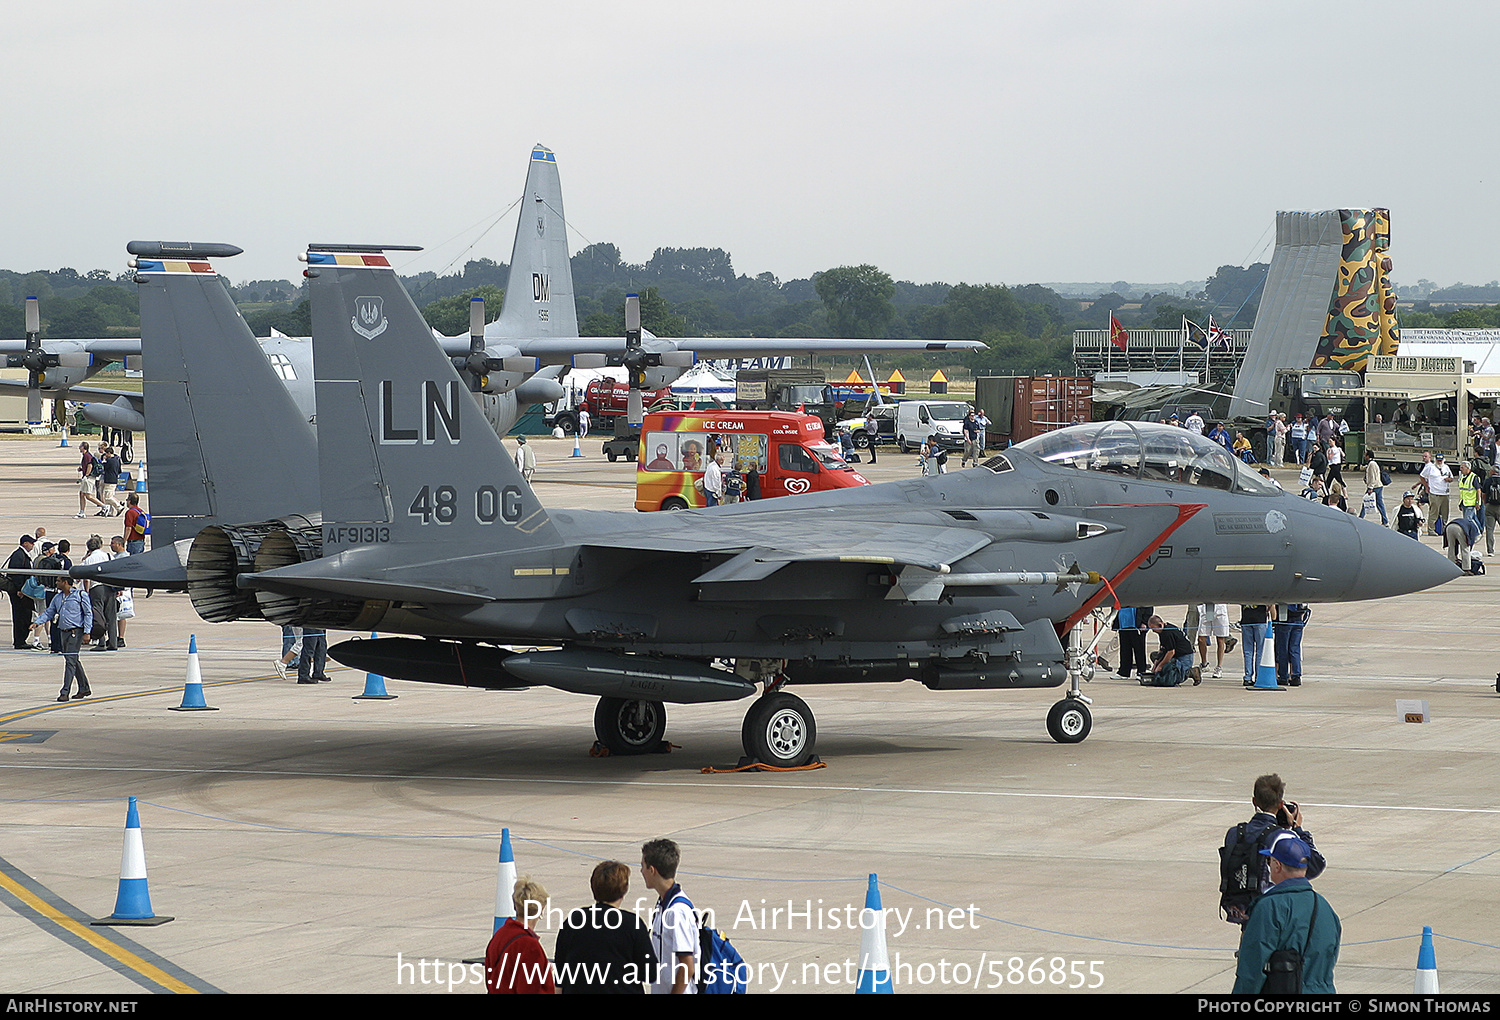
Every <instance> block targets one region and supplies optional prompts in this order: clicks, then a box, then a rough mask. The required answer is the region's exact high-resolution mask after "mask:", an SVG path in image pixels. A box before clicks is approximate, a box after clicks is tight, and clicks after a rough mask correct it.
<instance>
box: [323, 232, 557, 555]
mask: <svg viewBox="0 0 1500 1020" xmlns="http://www.w3.org/2000/svg"><path fill="white" fill-rule="evenodd" d="M384 250H393V249H382V248H380V247H378V246H362V247H354V246H341V245H312V246H310V248H309V250H308V253H307V261H308V269H307V276H308V279H309V287H308V293H309V295H310V297H311V301H312V326H313V364H314V374H315V376H316V379H317V404H318V437H319V442H318V455H319V474H320V478H321V483H322V507H323V551H324V554H325V555H329V554H332V553H336V552H338V551H340V550H342V549H347V548H350V547H353V546H365V545H376V544H380V545H383V544H398V543H418V542H420V543H451V544H457V545H460V546H463V547H466V548H467V549H469V550H470V551H474V552H478V551H481V550H486V551H493V550H496V549H505V548H523V547H527V546H533V545H542V544H547V543H548V542H549V540H551V539H552V538H554V537H555V530H554V528H553V525H552V522H551V521H550V520H549V519H548V517H547V513H546V511H545V510H544V509H543V508H542V505H541V503H540V501H538V499H537V498H536V494H535V493H533V492H532V491H531V486H530V485H529V484H527V483H526V481H525V480H524V479H522V477H521V473H520V472H519V471H518V470H517V469H516V466H515V463H514V461H513V460H512V459H511V456H510V454H509V452H508V451H507V450H506V449H505V447H504V445H503V444H502V443H501V442H500V438H499V437H498V436H496V435H495V432H494V430H493V429H491V428H490V427H489V425H488V423H487V422H486V421H485V420H484V416H483V414H482V412H481V411H480V409H479V405H478V403H477V402H476V401H475V400H474V397H473V395H472V394H471V393H470V392H469V389H468V387H467V386H465V385H464V383H463V380H461V379H460V378H459V375H458V372H457V371H456V370H455V369H454V367H453V362H452V361H451V360H450V359H449V358H448V357H447V356H446V355H445V354H444V353H443V350H442V348H441V347H439V346H438V344H437V343H436V342H435V341H434V340H433V338H432V331H431V330H430V329H429V328H428V326H427V323H426V321H425V320H424V319H423V318H422V314H421V312H419V311H418V310H417V306H416V305H415V304H414V303H413V302H412V300H411V297H410V295H408V294H407V292H406V290H405V288H404V287H402V285H401V281H400V280H399V279H397V277H396V274H395V271H394V270H392V269H391V267H390V263H389V261H388V260H387V259H386V257H385V255H384V254H383V251H384Z"/></svg>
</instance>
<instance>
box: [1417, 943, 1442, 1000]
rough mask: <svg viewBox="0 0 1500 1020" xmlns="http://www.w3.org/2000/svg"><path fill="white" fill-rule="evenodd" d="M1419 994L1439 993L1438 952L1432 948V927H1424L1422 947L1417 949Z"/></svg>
mask: <svg viewBox="0 0 1500 1020" xmlns="http://www.w3.org/2000/svg"><path fill="white" fill-rule="evenodd" d="M1414 990H1415V991H1416V993H1417V994H1418V995H1423V994H1430V995H1436V994H1438V973H1437V953H1435V952H1433V950H1432V928H1430V927H1424V928H1423V929H1422V948H1421V949H1418V950H1417V987H1416V988H1415V989H1414Z"/></svg>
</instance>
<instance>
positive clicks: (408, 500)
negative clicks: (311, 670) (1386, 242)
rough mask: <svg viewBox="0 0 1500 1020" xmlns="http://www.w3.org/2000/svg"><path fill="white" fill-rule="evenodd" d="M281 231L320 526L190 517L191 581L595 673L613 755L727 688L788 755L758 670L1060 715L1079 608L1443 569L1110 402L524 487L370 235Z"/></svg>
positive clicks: (404, 644) (367, 650)
mask: <svg viewBox="0 0 1500 1020" xmlns="http://www.w3.org/2000/svg"><path fill="white" fill-rule="evenodd" d="M307 259H308V262H309V268H308V270H307V273H308V276H309V278H310V292H311V295H312V307H313V336H314V341H313V342H314V352H315V371H316V377H317V387H318V390H317V404H318V413H319V418H320V423H321V428H320V437H319V443H318V462H319V468H318V470H319V477H320V484H321V493H322V495H321V511H322V520H321V525H320V526H319V527H316V528H311V527H287V528H280V529H277V528H275V527H272V528H271V530H269V531H268V532H267V533H265V534H264V535H263V538H262V539H261V541H260V543H259V546H258V549H257V552H256V554H255V562H254V571H253V572H246V571H245V570H244V569H243V566H242V565H241V566H235V565H233V564H231V563H230V562H229V559H232V557H230V558H229V559H226V558H225V557H222V556H220V557H215V556H213V555H210V554H209V553H211V551H212V548H213V546H214V544H215V543H218V542H222V541H223V539H224V536H225V534H226V533H228V532H232V530H233V529H220V528H208V529H205V531H204V532H203V533H202V534H200V535H199V537H198V538H197V539H195V540H194V543H193V548H192V554H191V555H190V557H189V589H190V591H191V592H192V593H193V595H194V602H195V605H198V606H199V607H200V608H199V611H200V613H202V614H205V617H206V618H212V619H225V618H232V616H233V615H234V614H238V615H241V616H244V615H254V614H255V613H257V612H258V614H259V615H262V616H264V617H265V618H266V619H267V620H270V621H271V622H273V623H301V624H307V625H313V626H326V627H332V628H342V629H349V630H362V631H367V630H370V629H372V628H376V627H378V629H379V630H381V631H385V632H392V633H398V634H409V635H416V636H417V637H418V638H420V640H414V639H412V638H402V637H394V638H381V639H377V640H361V641H349V642H344V643H341V644H339V645H337V646H335V648H334V650H333V654H334V656H335V658H337V659H339V660H340V661H342V662H344V663H346V664H348V665H351V666H355V667H358V668H363V669H370V670H375V671H378V672H381V673H383V674H384V675H386V676H391V677H397V678H405V679H410V680H418V681H428V682H436V683H446V684H457V685H465V686H473V687H485V688H507V687H522V686H528V685H533V684H544V685H549V686H553V687H556V688H560V689H562V690H566V691H572V692H576V693H580V694H586V695H590V696H594V697H597V698H598V699H599V701H598V706H597V709H596V711H595V714H594V726H595V732H596V735H597V737H598V738H599V740H600V741H601V742H602V743H603V744H605V745H606V746H607V747H609V748H610V750H611V751H613V752H615V753H622V754H630V753H644V752H647V751H651V750H655V749H656V748H657V747H658V746H659V745H660V743H661V741H662V739H663V734H664V733H665V727H666V711H665V705H666V704H667V703H698V702H711V701H728V700H735V699H740V698H752V699H753V700H752V702H751V707H750V709H749V711H748V712H747V714H746V716H745V719H744V724H743V727H742V731H741V734H742V738H743V741H744V746H745V751H746V754H747V755H748V756H749V757H751V758H753V759H756V760H758V761H760V762H763V763H766V764H771V765H778V766H793V765H798V764H802V763H805V762H807V761H808V760H810V759H811V758H812V756H813V752H814V746H815V742H816V723H815V720H814V717H813V713H812V711H811V709H810V708H809V707H808V706H807V704H806V703H805V702H804V701H802V700H801V699H800V698H798V697H796V696H794V695H793V694H791V693H789V692H788V691H787V690H786V689H785V688H786V687H787V685H789V684H791V685H809V686H810V685H812V684H817V683H848V682H873V681H900V680H905V679H916V680H918V681H920V682H921V683H923V684H925V685H926V686H928V687H929V688H932V689H934V690H971V689H986V690H988V689H994V690H1012V689H1017V688H1028V687H1056V686H1060V685H1062V684H1064V683H1068V684H1069V686H1070V689H1069V691H1068V693H1067V696H1066V697H1064V698H1063V699H1062V700H1061V701H1060V702H1058V703H1057V704H1056V705H1054V706H1053V709H1052V711H1051V713H1050V714H1049V717H1048V728H1049V731H1050V732H1051V734H1052V735H1053V737H1054V738H1055V739H1057V740H1060V741H1065V742H1072V741H1077V740H1082V739H1083V738H1084V737H1085V736H1087V734H1088V732H1089V729H1090V726H1091V719H1090V713H1089V710H1088V708H1087V702H1088V699H1087V698H1085V697H1084V695H1083V694H1082V691H1081V690H1080V688H1079V684H1080V682H1081V681H1082V680H1083V679H1085V678H1086V676H1087V670H1088V666H1087V663H1088V661H1089V658H1090V657H1089V656H1088V655H1087V654H1086V652H1085V649H1084V648H1083V647H1082V641H1081V638H1080V636H1079V635H1080V633H1081V631H1082V627H1081V626H1080V624H1081V622H1082V621H1083V620H1084V618H1085V617H1086V616H1087V615H1088V614H1089V613H1090V612H1091V611H1092V610H1093V609H1095V608H1096V607H1100V606H1106V605H1113V604H1115V600H1116V599H1118V600H1120V601H1122V602H1124V603H1125V604H1141V603H1164V602H1244V603H1261V602H1284V601H1298V602H1333V601H1348V600H1357V599H1370V598H1383V597H1387V596H1392V595H1399V594H1403V593H1406V592H1410V591H1417V590H1421V589H1423V588H1427V587H1431V586H1433V585H1437V584H1441V583H1443V582H1445V581H1447V580H1449V579H1450V578H1452V577H1455V576H1457V573H1458V571H1457V568H1456V567H1454V566H1453V565H1452V564H1451V563H1449V562H1448V561H1447V560H1446V559H1445V558H1444V557H1442V556H1441V555H1439V554H1437V553H1436V552H1434V551H1433V550H1431V549H1428V548H1426V547H1425V546H1423V545H1421V544H1420V543H1416V542H1412V541H1411V540H1410V539H1407V538H1405V537H1404V536H1402V535H1398V534H1396V533H1395V532H1392V531H1388V530H1385V529H1382V528H1379V527H1376V526H1374V525H1371V524H1368V523H1366V522H1364V521H1360V520H1358V519H1356V518H1354V517H1352V516H1350V515H1348V514H1342V513H1339V512H1337V511H1335V510H1332V509H1330V508H1327V507H1323V506H1320V505H1316V504H1313V503H1311V502H1309V501H1306V500H1301V499H1297V498H1295V497H1293V496H1289V495H1287V494H1284V493H1282V492H1281V491H1280V490H1278V489H1276V488H1274V487H1273V486H1269V485H1266V484H1264V483H1263V482H1261V481H1260V480H1259V479H1258V478H1257V477H1255V476H1254V475H1252V474H1250V473H1249V472H1248V470H1247V469H1246V468H1245V467H1244V465H1242V464H1241V463H1239V462H1238V461H1237V460H1235V459H1234V458H1233V457H1231V456H1229V454H1228V453H1226V452H1225V451H1224V450H1223V449H1222V448H1221V447H1219V446H1217V445H1216V444H1213V443H1212V442H1209V441H1207V440H1204V439H1202V438H1201V437H1197V436H1194V435H1192V434H1190V433H1187V432H1185V431H1183V430H1180V429H1171V428H1167V427H1160V426H1150V425H1144V424H1138V423H1127V422H1109V423H1100V424H1096V425H1087V426H1077V427H1074V428H1070V429H1063V430H1060V431H1057V432H1053V433H1049V434H1048V435H1045V436H1042V437H1039V438H1037V439H1035V440H1032V441H1030V442H1028V443H1026V444H1022V445H1021V446H1018V447H1015V448H1013V449H1011V450H1008V451H1006V452H1005V453H1004V454H1001V455H999V456H996V457H993V458H991V459H990V460H989V461H987V462H986V463H985V464H984V465H982V466H981V467H978V468H973V469H970V470H967V471H961V472H954V473H950V474H947V475H944V476H940V477H938V478H931V479H911V480H909V481H902V482H894V483H886V484H882V485H874V486H869V487H864V488H859V489H850V490H840V491H837V492H829V493H822V494H817V495H812V496H806V497H799V498H797V499H795V500H791V499H787V500H773V501H766V502H752V503H743V504H738V505H734V506H727V507H718V508H714V509H709V510H699V511H688V512H681V513H675V514H637V513H633V512H610V511H581V510H566V511H564V510H548V509H547V508H545V507H543V506H542V505H541V503H540V502H539V501H538V499H537V497H536V495H535V494H534V493H533V492H532V490H531V488H530V486H529V485H527V483H526V482H525V481H524V480H523V479H522V478H521V477H520V475H519V473H518V472H517V471H516V470H515V468H514V466H513V464H512V461H511V459H510V457H509V456H507V455H506V451H504V449H503V448H502V447H501V446H500V444H499V440H498V439H497V438H496V436H495V435H494V433H493V431H491V430H490V429H489V428H487V427H485V423H484V421H483V419H482V418H481V417H480V415H479V412H478V409H477V408H476V406H475V405H474V403H473V401H471V400H468V399H466V398H465V397H464V389H465V385H464V381H463V380H462V378H461V377H460V375H459V374H458V372H457V371H456V370H455V369H454V366H453V364H452V361H451V359H449V358H448V357H446V356H445V355H444V353H443V351H442V350H441V349H440V348H439V347H438V345H437V344H436V343H434V342H433V340H432V338H431V334H430V332H429V331H428V330H427V329H426V326H425V323H424V322H423V320H422V318H421V316H420V315H419V314H418V312H417V309H416V307H415V306H414V305H413V304H412V302H411V300H410V298H409V297H408V296H407V295H406V293H405V292H404V291H403V290H402V288H401V285H400V283H399V281H398V280H397V278H396V276H395V274H394V273H393V272H392V271H391V270H390V269H389V268H387V267H386V266H385V265H384V261H385V260H384V259H383V258H380V253H379V252H375V251H370V250H368V249H365V250H358V251H356V250H337V249H333V248H331V247H328V246H322V247H319V248H316V249H313V250H310V251H309V252H308V255H307ZM200 546H201V547H202V549H203V551H204V553H205V555H203V556H202V557H200V556H199V552H200ZM1101 582H1107V583H1101ZM251 596H253V600H254V603H253V609H252V608H250V603H249V597H251ZM205 607H209V608H208V611H207V612H206V613H205ZM516 647H522V648H529V649H533V650H530V651H516V650H514V649H515V648H516Z"/></svg>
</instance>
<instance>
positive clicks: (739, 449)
mask: <svg viewBox="0 0 1500 1020" xmlns="http://www.w3.org/2000/svg"><path fill="white" fill-rule="evenodd" d="M718 454H722V456H723V459H722V460H721V461H720V470H721V471H722V472H723V474H724V479H725V483H726V484H725V492H726V499H725V502H726V503H727V502H732V501H734V494H733V488H734V483H735V481H736V478H737V479H738V481H739V485H740V498H741V499H768V498H770V497H771V496H795V495H797V494H799V493H803V492H822V491H823V490H825V489H847V488H850V487H852V486H855V485H869V484H870V483H869V482H868V481H866V480H865V477H864V476H863V475H861V474H860V473H859V472H858V471H855V470H854V469H853V468H852V467H850V466H849V465H848V464H847V463H845V461H844V458H843V457H841V456H840V455H839V452H838V450H836V449H835V448H834V447H833V446H831V445H830V444H829V443H827V442H825V441H824V439H823V423H822V422H821V421H820V420H818V418H816V417H815V416H813V415H810V414H796V413H794V412H791V411H719V410H713V411H653V412H652V413H650V414H648V415H646V421H645V423H644V425H643V426H642V427H641V449H640V455H639V458H638V459H637V461H636V472H635V508H636V509H637V510H685V509H687V508H688V507H701V506H707V505H708V502H707V500H706V499H705V497H704V494H703V472H704V469H705V468H707V466H708V462H709V460H711V459H712V458H713V457H714V456H715V455H718Z"/></svg>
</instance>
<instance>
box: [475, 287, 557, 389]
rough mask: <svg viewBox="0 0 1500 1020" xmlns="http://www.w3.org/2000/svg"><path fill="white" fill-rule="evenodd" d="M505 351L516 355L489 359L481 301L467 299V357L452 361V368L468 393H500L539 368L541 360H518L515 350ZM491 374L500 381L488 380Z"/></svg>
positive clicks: (523, 358) (521, 358)
mask: <svg viewBox="0 0 1500 1020" xmlns="http://www.w3.org/2000/svg"><path fill="white" fill-rule="evenodd" d="M509 349H510V350H513V351H516V355H515V356H512V357H501V358H494V357H491V356H490V354H489V350H488V347H487V346H486V344H485V340H484V298H481V297H476V298H470V299H469V354H468V356H467V357H464V358H454V359H453V362H454V367H455V368H457V369H458V371H459V374H460V375H462V376H463V378H464V382H466V383H468V386H469V389H470V390H472V391H473V392H475V393H478V392H480V391H481V390H484V391H486V392H494V393H504V392H506V391H508V390H512V389H514V388H515V387H517V386H519V385H520V384H521V383H523V382H525V380H526V377H527V376H529V375H531V374H533V373H534V372H536V371H538V370H539V369H540V368H541V364H542V363H541V359H539V358H526V357H521V356H520V351H518V350H516V348H514V347H511V348H509ZM495 373H501V377H499V378H491V376H492V375H493V374H495Z"/></svg>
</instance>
